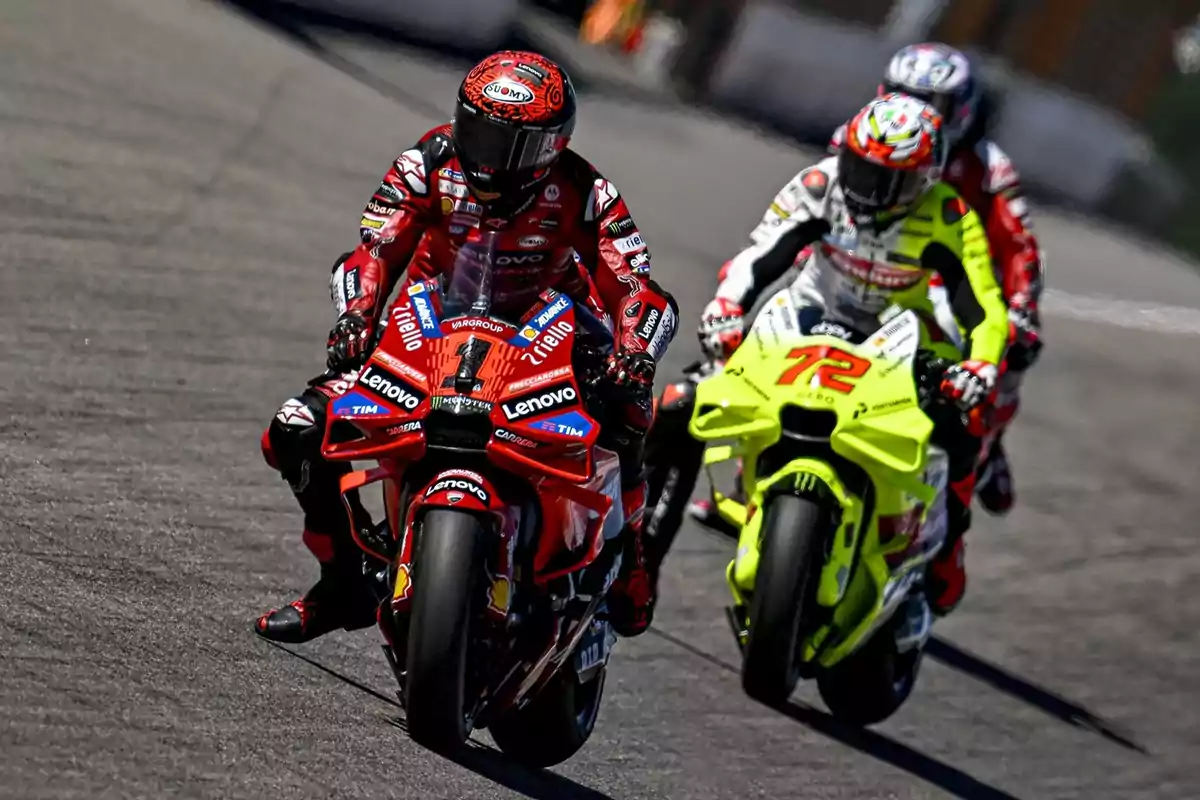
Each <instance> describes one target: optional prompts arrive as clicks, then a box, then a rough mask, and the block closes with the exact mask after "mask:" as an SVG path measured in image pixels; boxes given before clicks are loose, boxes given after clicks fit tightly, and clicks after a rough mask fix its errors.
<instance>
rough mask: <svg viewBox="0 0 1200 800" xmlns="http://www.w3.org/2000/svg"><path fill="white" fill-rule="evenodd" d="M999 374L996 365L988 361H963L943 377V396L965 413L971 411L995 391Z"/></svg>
mask: <svg viewBox="0 0 1200 800" xmlns="http://www.w3.org/2000/svg"><path fill="white" fill-rule="evenodd" d="M998 374H999V372H998V370H997V369H996V365H995V364H990V363H988V362H987V361H963V362H962V363H961V364H955V365H954V366H953V367H950V369H948V370H946V373H945V374H944V375H943V376H942V386H941V389H942V394H944V395H945V396H946V397H948V398H950V399H951V400H953V401H954V404H955V405H957V406H958V407H959V408H960V409H962V410H963V411H970V410H971V409H973V408H975V407H976V406H978V405H980V404H981V403H983V402H985V401H986V400H987V399H988V398H989V397H990V396H991V394H992V392H994V391H995V389H996V378H997V376H998Z"/></svg>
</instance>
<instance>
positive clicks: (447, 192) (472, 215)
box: [260, 125, 678, 627]
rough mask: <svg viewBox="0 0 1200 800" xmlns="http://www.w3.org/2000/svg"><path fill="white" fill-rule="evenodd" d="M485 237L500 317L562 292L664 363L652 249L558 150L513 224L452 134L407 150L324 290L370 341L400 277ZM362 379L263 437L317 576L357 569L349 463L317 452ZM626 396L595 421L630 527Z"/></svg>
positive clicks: (314, 395) (635, 416) (602, 183)
mask: <svg viewBox="0 0 1200 800" xmlns="http://www.w3.org/2000/svg"><path fill="white" fill-rule="evenodd" d="M484 232H488V233H492V232H494V241H495V245H494V251H493V257H494V259H495V263H496V265H497V267H498V269H497V272H496V276H495V278H494V280H495V283H494V285H493V287H492V295H493V299H494V304H495V306H494V307H495V308H496V309H497V311H504V309H505V308H512V309H513V310H514V312H515V313H520V312H521V311H524V310H525V309H527V308H529V307H531V306H532V305H533V303H534V302H535V300H536V298H537V297H538V296H539V295H540V294H542V293H543V292H544V291H546V290H547V289H556V290H558V291H561V292H563V293H564V294H567V295H569V296H570V297H571V298H572V299H573V300H575V301H576V302H578V303H581V304H583V305H585V306H587V307H588V308H589V309H591V310H592V311H593V312H594V313H602V312H603V311H607V312H608V314H607V315H605V316H608V317H609V318H610V319H611V320H612V326H613V327H614V328H615V330H614V337H615V350H614V352H615V353H625V354H630V353H633V354H646V355H647V356H649V357H650V358H652V359H653V360H654V361H657V360H659V359H660V358H661V357H662V355H663V354H664V353H665V352H666V349H667V346H668V344H669V343H670V341H671V339H672V338H673V336H674V334H675V330H676V328H677V327H678V325H677V319H678V316H677V314H678V311H677V307H676V305H675V301H674V299H673V298H672V297H671V296H670V295H669V294H668V293H667V292H665V291H663V290H662V289H660V287H659V286H658V285H657V284H656V283H655V282H654V281H653V280H651V279H650V251H649V250H648V249H647V248H646V245H645V243H644V242H643V240H642V237H641V234H640V233H639V231H638V228H637V225H636V223H635V222H634V221H633V218H632V217H631V216H630V212H629V209H628V207H627V206H626V204H625V201H624V200H623V199H622V198H621V196H620V195H619V194H618V193H617V190H616V188H615V187H614V186H613V185H612V184H611V183H610V182H609V181H608V180H606V179H605V178H604V177H603V176H602V175H600V174H599V173H598V172H597V171H596V170H595V169H594V168H593V167H592V166H591V165H590V164H589V163H588V162H587V161H585V160H584V159H583V158H581V157H580V156H579V155H577V154H576V153H575V152H573V151H571V150H565V151H563V153H562V154H561V156H560V157H559V158H558V159H557V160H556V161H555V163H554V165H553V167H552V168H551V171H550V173H549V174H548V175H547V176H546V178H545V179H544V180H543V181H542V182H541V184H540V186H539V188H538V192H537V194H536V195H534V196H531V197H530V199H529V200H528V202H527V203H526V204H525V205H524V206H523V207H521V208H520V209H519V210H518V212H517V213H515V214H510V215H508V216H506V217H504V218H492V217H489V216H488V215H487V212H486V209H485V207H483V206H481V205H480V204H479V203H478V202H476V200H475V198H474V196H473V195H472V194H471V192H470V190H469V189H468V187H467V184H466V182H465V180H464V177H463V174H462V172H461V168H460V166H459V163H458V160H457V158H456V156H455V154H454V147H453V142H452V140H451V135H450V126H449V125H443V126H440V127H438V128H435V129H433V130H431V131H429V132H428V133H427V134H425V136H423V137H422V138H421V139H420V141H419V142H418V143H417V145H416V146H415V147H413V148H412V149H409V150H406V151H404V152H403V153H401V154H400V156H399V157H398V158H397V159H396V160H395V162H394V163H393V165H392V167H391V168H390V169H389V171H388V172H387V174H386V175H385V176H384V178H383V180H382V182H381V183H380V185H379V188H378V189H377V190H376V192H375V194H374V196H373V197H372V198H371V200H370V201H369V202H368V203H367V206H366V208H365V209H364V211H363V214H362V218H361V221H360V234H361V239H362V242H361V244H359V245H358V247H357V248H356V249H355V250H354V251H353V252H352V253H349V254H347V255H344V256H342V257H341V258H340V259H339V260H338V262H337V263H336V264H335V265H334V272H333V276H332V279H331V287H330V288H331V294H332V297H333V300H334V303H335V305H336V306H337V309H338V311H339V312H340V313H341V314H342V317H343V319H344V318H345V316H346V315H347V314H352V315H359V316H360V317H361V318H363V319H364V320H366V322H367V324H368V328H369V330H371V331H372V332H373V333H374V334H375V335H378V334H379V333H380V332H381V328H380V327H379V326H381V325H384V324H386V320H387V319H389V318H390V314H388V315H387V316H385V313H384V312H385V310H387V309H386V304H387V300H388V298H389V297H390V296H391V294H392V292H393V290H394V289H395V287H396V284H397V282H398V281H399V279H400V277H401V275H402V274H403V273H404V272H405V271H406V270H407V273H408V280H409V281H410V282H417V281H422V280H428V279H432V278H436V277H438V276H439V275H441V274H442V273H443V272H444V271H446V270H449V269H450V268H451V267H452V265H453V264H454V261H455V256H456V254H457V252H458V249H459V247H460V246H461V245H462V244H463V243H464V242H469V241H474V240H476V239H478V238H479V237H480V236H481V234H482V233H484ZM585 265H586V266H585ZM356 378H357V371H350V372H347V373H345V374H330V373H327V374H325V375H323V376H320V377H318V378H315V379H313V380H312V381H310V382H309V387H308V388H307V389H306V390H305V391H304V392H303V393H301V394H300V395H299V396H297V397H295V398H292V399H290V400H288V401H287V402H286V403H284V404H283V406H282V407H281V408H280V409H279V412H278V413H277V414H276V416H275V418H274V419H273V420H272V421H271V424H270V426H269V428H268V429H267V431H266V432H265V433H264V435H263V442H262V443H263V451H264V455H265V457H266V458H267V461H268V463H269V464H271V465H272V466H273V467H275V468H276V469H278V470H279V471H280V472H281V473H282V475H283V477H284V478H285V479H286V480H287V482H288V484H289V485H290V486H291V488H292V490H293V493H294V494H295V495H296V498H297V500H298V501H299V503H300V506H301V508H302V509H303V511H304V517H305V518H304V542H305V544H306V545H307V546H308V548H309V549H310V550H311V551H312V553H313V555H315V556H316V558H317V560H318V561H320V562H321V563H322V577H323V579H324V578H325V577H326V574H327V568H328V569H329V570H334V571H335V572H336V571H339V570H345V569H350V570H353V569H354V567H355V566H357V564H358V562H359V558H358V556H359V551H358V550H357V549H356V547H355V545H354V543H353V540H352V537H351V536H350V530H349V527H348V526H349V520H348V519H347V515H346V513H345V511H344V508H343V506H342V503H341V500H340V497H341V495H340V489H339V479H340V477H341V476H342V475H344V474H346V473H347V472H349V471H350V465H349V464H347V463H345V462H330V461H326V460H325V459H324V458H322V457H321V454H320V445H321V439H322V436H323V434H324V428H325V419H326V406H327V405H328V403H329V401H330V399H331V398H334V397H337V396H339V395H341V394H344V393H345V392H347V391H349V390H350V389H351V388H352V387H353V385H354V381H355V379H356ZM625 397H627V400H626V402H624V403H623V404H622V405H621V407H619V408H617V409H616V413H614V414H613V417H614V419H612V420H602V421H601V432H602V436H604V442H603V446H605V447H607V448H609V449H613V450H614V451H616V452H617V454H618V456H619V457H620V463H621V472H622V483H623V488H624V489H625V495H626V496H625V512H626V518H627V520H629V521H630V523H631V524H636V521H637V520H636V517H637V516H638V515H639V514H640V511H641V506H640V505H639V501H641V502H642V503H644V484H643V477H642V474H641V470H642V462H641V450H642V443H643V439H644V436H645V433H646V430H647V429H648V427H649V424H650V417H651V413H652V412H651V405H652V396H651V392H650V387H649V386H646V387H642V388H641V389H639V390H638V391H637V392H635V393H627V394H626V395H625ZM348 500H349V502H350V504H351V507H352V509H353V510H354V516H355V517H356V523H355V524H356V525H360V524H365V523H369V516H368V515H367V513H366V512H365V510H363V508H362V506H361V503H360V501H359V498H358V497H357V493H355V494H353V495H351V496H349V497H348ZM358 519H361V520H363V521H364V523H359V522H358V521H357V520H358ZM346 564H350V566H349V567H345V566H343V565H346ZM340 577H342V578H346V577H352V576H347V575H341V576H340ZM260 627H261V626H260Z"/></svg>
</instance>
